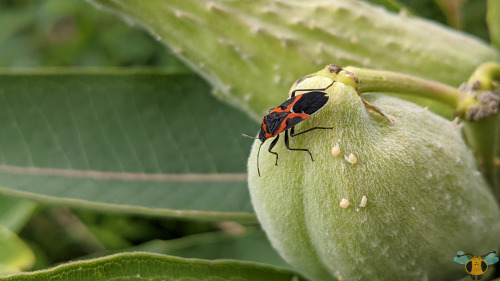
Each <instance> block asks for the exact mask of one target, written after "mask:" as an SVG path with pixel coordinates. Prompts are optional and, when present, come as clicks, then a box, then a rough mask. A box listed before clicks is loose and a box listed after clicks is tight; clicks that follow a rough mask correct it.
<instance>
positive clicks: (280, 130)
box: [266, 113, 310, 138]
mask: <svg viewBox="0 0 500 281" xmlns="http://www.w3.org/2000/svg"><path fill="white" fill-rule="evenodd" d="M309 116H310V115H309V114H305V113H290V114H288V116H287V117H286V118H285V120H283V122H282V123H281V126H280V128H279V129H278V131H276V133H275V134H274V135H271V136H269V138H270V137H273V136H276V135H278V134H281V133H283V132H284V131H285V130H288V129H290V128H291V127H293V126H295V125H293V126H287V122H286V121H287V120H288V119H293V118H296V117H300V118H301V119H302V121H303V120H304V119H306V118H307V117H309ZM302 121H301V122H302ZM266 136H267V134H266Z"/></svg>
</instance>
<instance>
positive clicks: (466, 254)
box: [457, 253, 474, 258]
mask: <svg viewBox="0 0 500 281" xmlns="http://www.w3.org/2000/svg"><path fill="white" fill-rule="evenodd" d="M463 256H471V257H473V256H474V255H473V254H471V253H465V254H462V255H457V257H459V258H460V257H463Z"/></svg>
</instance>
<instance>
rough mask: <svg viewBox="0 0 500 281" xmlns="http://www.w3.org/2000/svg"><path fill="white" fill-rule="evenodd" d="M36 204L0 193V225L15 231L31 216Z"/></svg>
mask: <svg viewBox="0 0 500 281" xmlns="http://www.w3.org/2000/svg"><path fill="white" fill-rule="evenodd" d="M35 207H36V205H35V204H34V203H33V202H30V201H26V200H21V199H17V198H12V197H10V196H5V195H3V194H0V225H3V226H5V227H7V228H8V229H9V230H10V231H12V232H14V233H17V232H19V231H20V230H21V228H22V227H23V226H24V225H25V224H26V222H27V221H28V220H29V218H30V217H31V214H32V213H33V211H34V209H35Z"/></svg>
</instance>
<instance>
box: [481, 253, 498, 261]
mask: <svg viewBox="0 0 500 281" xmlns="http://www.w3.org/2000/svg"><path fill="white" fill-rule="evenodd" d="M496 253H497V251H491V252H489V253H487V254H486V255H482V256H481V258H482V259H484V258H485V257H486V256H487V255H489V254H496Z"/></svg>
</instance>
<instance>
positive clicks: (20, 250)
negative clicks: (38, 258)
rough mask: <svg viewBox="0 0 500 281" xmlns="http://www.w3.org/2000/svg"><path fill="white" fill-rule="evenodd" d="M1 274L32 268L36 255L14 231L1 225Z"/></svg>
mask: <svg viewBox="0 0 500 281" xmlns="http://www.w3.org/2000/svg"><path fill="white" fill-rule="evenodd" d="M0 249H1V250H0V275H3V274H8V273H14V272H19V271H22V270H25V269H28V268H30V267H31V266H32V265H33V263H34V262H35V256H34V255H33V252H32V251H31V250H30V248H29V247H28V246H26V244H24V242H23V241H22V240H21V239H19V237H17V235H15V234H14V233H13V232H12V231H10V230H9V229H7V228H6V227H4V226H3V225H0Z"/></svg>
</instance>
